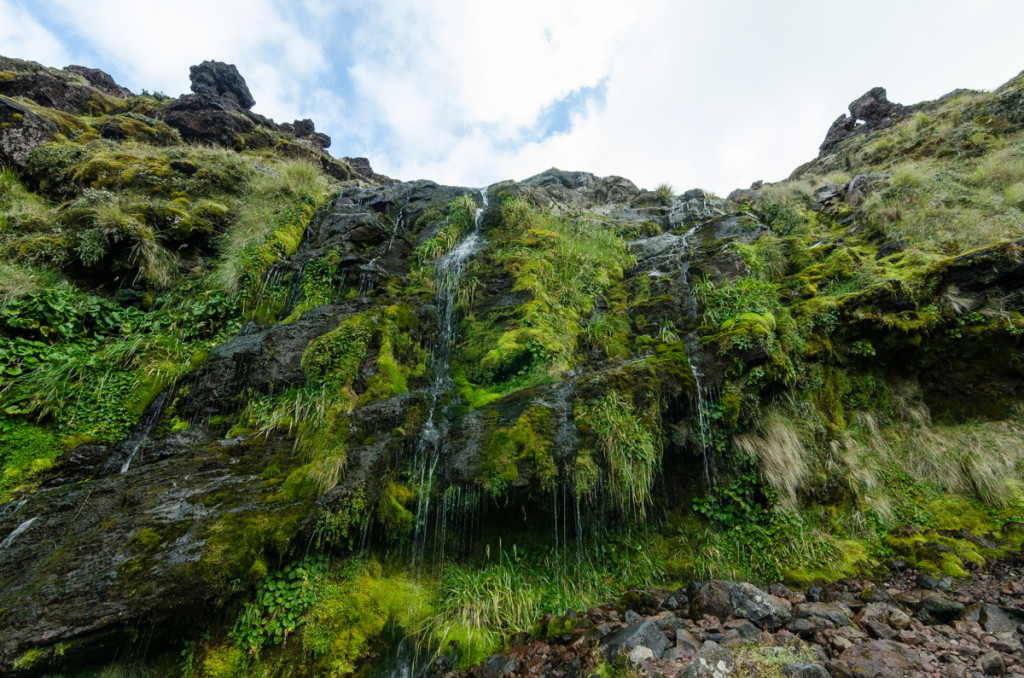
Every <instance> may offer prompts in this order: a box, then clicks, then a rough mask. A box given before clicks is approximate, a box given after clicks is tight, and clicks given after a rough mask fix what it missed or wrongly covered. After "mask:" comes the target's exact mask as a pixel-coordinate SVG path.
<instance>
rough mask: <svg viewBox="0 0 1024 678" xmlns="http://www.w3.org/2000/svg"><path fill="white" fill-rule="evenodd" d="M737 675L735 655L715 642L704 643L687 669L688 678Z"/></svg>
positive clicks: (716, 677)
mask: <svg viewBox="0 0 1024 678" xmlns="http://www.w3.org/2000/svg"><path fill="white" fill-rule="evenodd" d="M735 674H736V661H735V660H734V659H733V653H732V652H731V651H730V650H728V649H727V648H724V647H722V646H720V645H719V644H718V643H716V642H714V641H708V642H706V643H704V645H703V647H701V648H700V651H699V652H698V653H697V654H696V655H694V657H693V660H692V661H691V662H690V665H689V666H687V667H686V678H726V677H727V676H733V675H735Z"/></svg>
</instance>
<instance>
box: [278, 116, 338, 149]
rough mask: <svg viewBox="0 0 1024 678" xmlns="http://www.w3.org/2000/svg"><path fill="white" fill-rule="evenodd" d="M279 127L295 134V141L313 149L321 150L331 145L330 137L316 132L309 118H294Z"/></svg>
mask: <svg viewBox="0 0 1024 678" xmlns="http://www.w3.org/2000/svg"><path fill="white" fill-rule="evenodd" d="M289 128H291V129H289ZM281 129H283V130H285V131H286V132H287V131H290V132H291V133H292V134H294V135H295V139H296V140H297V141H299V142H300V143H303V144H305V145H306V146H308V147H309V148H311V149H312V150H314V151H323V150H324V149H326V148H330V146H331V138H330V137H329V136H327V135H326V134H324V133H322V132H317V131H316V126H315V125H314V124H313V121H312V120H310V119H309V118H306V119H304V120H296V121H295V122H293V123H292V124H290V125H289V124H287V123H285V124H283V125H281Z"/></svg>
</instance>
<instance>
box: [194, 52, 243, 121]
mask: <svg viewBox="0 0 1024 678" xmlns="http://www.w3.org/2000/svg"><path fill="white" fill-rule="evenodd" d="M189 79H190V80H191V81H192V91H193V92H194V93H195V94H197V95H199V96H202V97H209V98H211V99H214V100H217V101H219V102H220V103H221V104H222V105H223V106H225V107H226V108H237V109H243V110H249V109H251V108H252V107H253V106H254V105H256V100H255V99H253V98H252V92H250V91H249V86H248V85H246V84H245V78H243V77H242V76H241V75H240V74H239V73H238V69H237V68H235V65H234V64H226V63H224V62H222V61H204V62H203V63H201V64H199V65H198V66H192V67H191V68H189Z"/></svg>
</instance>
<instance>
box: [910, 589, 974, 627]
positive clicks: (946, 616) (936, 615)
mask: <svg viewBox="0 0 1024 678" xmlns="http://www.w3.org/2000/svg"><path fill="white" fill-rule="evenodd" d="M928 593H930V594H931V595H924V596H922V597H921V602H920V604H919V606H918V608H917V612H916V614H915V615H914V616H915V617H917V618H918V619H920V620H921V621H922V622H924V623H925V624H946V623H948V622H951V621H953V620H954V619H958V618H959V617H960V615H961V614H963V611H964V605H963V603H961V602H958V601H956V600H953V599H952V598H949V597H947V596H944V595H942V594H940V593H933V592H928Z"/></svg>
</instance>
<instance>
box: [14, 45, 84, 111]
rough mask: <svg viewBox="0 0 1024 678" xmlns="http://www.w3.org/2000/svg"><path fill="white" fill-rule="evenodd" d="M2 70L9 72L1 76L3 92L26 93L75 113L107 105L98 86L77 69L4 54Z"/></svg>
mask: <svg viewBox="0 0 1024 678" xmlns="http://www.w3.org/2000/svg"><path fill="white" fill-rule="evenodd" d="M0 71H6V72H7V77H2V78H0V95H3V96H7V97H25V98H26V99H31V100H32V101H34V102H36V103H37V104H39V105H41V106H47V107H49V108H55V109H57V110H60V111H68V112H71V113H87V114H88V113H94V112H96V110H102V108H103V102H102V101H101V100H99V99H98V98H97V95H98V92H97V89H95V88H93V86H91V85H90V84H88V83H83V82H82V79H81V77H80V76H76V74H74V73H73V72H64V71H59V70H56V69H52V68H46V67H45V66H42V65H40V64H37V63H35V62H34V61H21V60H19V59H9V58H7V57H0Z"/></svg>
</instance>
